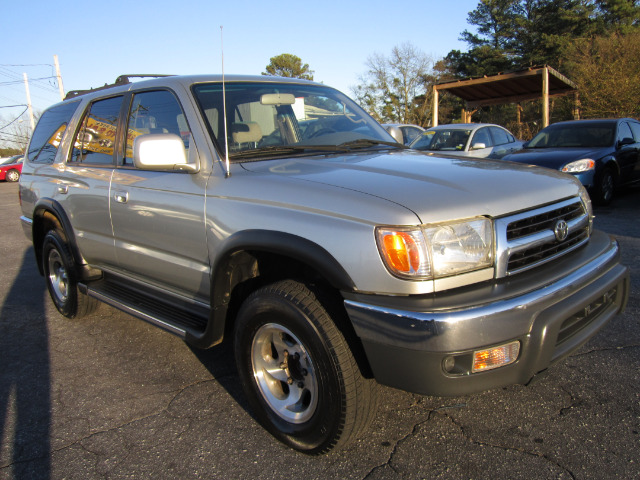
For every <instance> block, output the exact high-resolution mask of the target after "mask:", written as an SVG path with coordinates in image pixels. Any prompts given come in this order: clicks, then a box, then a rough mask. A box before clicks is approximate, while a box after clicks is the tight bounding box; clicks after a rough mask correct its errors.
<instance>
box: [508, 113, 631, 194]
mask: <svg viewBox="0 0 640 480" xmlns="http://www.w3.org/2000/svg"><path fill="white" fill-rule="evenodd" d="M504 160H509V161H512V162H519V163H528V164H531V165H540V166H542V167H548V168H553V169H556V170H560V171H562V172H567V173H570V174H572V175H574V176H575V177H577V178H578V179H579V180H580V181H581V182H582V184H583V185H585V186H586V187H587V188H588V189H589V191H590V193H591V195H592V197H593V200H594V201H595V202H597V203H599V204H601V205H605V204H608V203H609V202H610V201H611V199H612V198H613V193H614V190H615V189H616V188H617V187H619V186H622V185H626V184H630V183H633V182H638V181H640V122H638V121H637V120H633V119H630V118H621V119H611V120H575V121H571V122H560V123H554V124H553V125H549V126H548V127H546V128H544V129H543V130H541V131H540V132H539V133H538V134H537V135H536V136H535V137H533V139H531V141H529V142H527V143H525V144H524V148H523V149H522V150H519V151H518V152H515V153H512V154H510V155H507V156H505V157H504Z"/></svg>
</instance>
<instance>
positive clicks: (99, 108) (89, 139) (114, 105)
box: [70, 96, 122, 165]
mask: <svg viewBox="0 0 640 480" xmlns="http://www.w3.org/2000/svg"><path fill="white" fill-rule="evenodd" d="M121 105H122V97H121V96H120V97H112V98H107V99H105V100H98V101H96V102H93V103H92V104H91V106H90V108H89V110H88V111H87V113H86V114H85V116H84V119H83V120H82V123H81V125H80V129H79V130H78V133H77V134H76V137H75V139H74V142H73V152H72V154H71V159H70V163H72V164H73V163H83V164H84V163H87V164H94V165H111V164H113V150H114V147H115V142H116V128H117V126H118V116H119V114H120V106H121Z"/></svg>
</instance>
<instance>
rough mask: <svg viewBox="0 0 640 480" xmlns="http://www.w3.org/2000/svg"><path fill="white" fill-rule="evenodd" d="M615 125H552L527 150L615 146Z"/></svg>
mask: <svg viewBox="0 0 640 480" xmlns="http://www.w3.org/2000/svg"><path fill="white" fill-rule="evenodd" d="M615 134H616V124H615V123H610V122H609V123H605V122H603V123H582V124H580V123H578V124H565V125H551V126H549V127H547V128H545V129H544V130H541V131H540V132H539V133H538V134H537V135H536V136H535V137H533V139H532V140H531V141H530V142H529V144H528V145H527V148H559V147H573V148H575V147H582V148H594V147H608V146H610V145H613V139H614V137H615Z"/></svg>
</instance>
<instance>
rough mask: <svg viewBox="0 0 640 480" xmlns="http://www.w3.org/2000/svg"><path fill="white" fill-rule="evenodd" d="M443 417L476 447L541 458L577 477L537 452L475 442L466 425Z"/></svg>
mask: <svg viewBox="0 0 640 480" xmlns="http://www.w3.org/2000/svg"><path fill="white" fill-rule="evenodd" d="M436 413H440V412H436ZM441 415H443V416H444V417H446V418H448V419H449V420H450V421H451V423H452V424H453V425H455V426H456V427H458V429H459V430H460V433H461V434H462V436H463V437H464V438H465V439H466V440H467V441H468V442H470V443H473V444H474V445H478V446H480V447H491V448H497V449H499V450H503V451H505V452H509V451H511V452H517V453H522V454H524V455H528V456H531V457H536V458H541V459H543V460H545V461H546V462H548V463H550V464H551V465H555V466H556V467H558V468H559V469H561V470H562V471H564V472H566V473H567V474H568V475H569V476H570V477H571V478H572V479H573V480H575V479H576V476H575V475H574V474H573V472H572V471H571V470H570V469H568V468H567V467H565V466H563V465H561V464H560V463H558V462H557V461H555V460H554V459H552V458H550V457H548V456H547V455H546V454H539V453H536V452H530V451H528V450H525V449H524V448H519V447H509V446H506V445H497V444H493V443H489V442H482V441H480V440H474V439H473V438H472V437H471V435H469V434H467V432H466V431H465V428H464V425H462V424H460V423H458V422H457V421H456V420H455V419H454V418H452V417H451V416H450V415H448V414H447V413H446V412H445V413H441Z"/></svg>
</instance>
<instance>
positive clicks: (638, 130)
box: [629, 122, 640, 142]
mask: <svg viewBox="0 0 640 480" xmlns="http://www.w3.org/2000/svg"><path fill="white" fill-rule="evenodd" d="M629 126H630V127H631V130H632V131H633V138H634V140H635V141H636V142H640V123H637V122H629Z"/></svg>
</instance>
